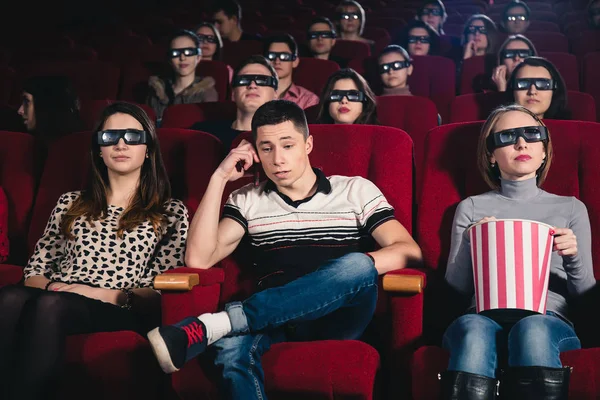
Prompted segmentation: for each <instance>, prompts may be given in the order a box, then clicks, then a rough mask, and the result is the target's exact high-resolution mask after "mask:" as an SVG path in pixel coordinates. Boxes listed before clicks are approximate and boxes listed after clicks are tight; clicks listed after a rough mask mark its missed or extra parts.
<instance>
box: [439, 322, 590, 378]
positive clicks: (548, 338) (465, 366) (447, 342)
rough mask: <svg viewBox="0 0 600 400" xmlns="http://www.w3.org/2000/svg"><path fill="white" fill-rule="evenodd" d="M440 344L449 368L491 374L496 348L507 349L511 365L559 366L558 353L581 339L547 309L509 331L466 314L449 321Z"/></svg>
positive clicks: (567, 324)
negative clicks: (447, 354)
mask: <svg viewBox="0 0 600 400" xmlns="http://www.w3.org/2000/svg"><path fill="white" fill-rule="evenodd" d="M442 346H443V347H444V348H445V349H446V350H448V351H449V352H450V361H449V363H448V370H450V371H463V372H469V373H471V374H477V375H484V376H487V377H489V378H494V377H495V376H496V370H497V369H498V365H499V362H498V359H499V357H498V355H499V352H502V351H504V350H505V351H507V352H508V366H510V367H534V366H535V367H549V368H560V367H561V366H562V364H561V362H560V353H561V352H563V351H569V350H576V349H580V348H581V343H580V342H579V338H578V337H577V335H576V334H575V331H574V330H573V326H571V324H569V323H567V322H565V321H563V320H562V319H560V318H558V317H557V316H556V315H555V314H554V313H552V312H548V313H547V315H532V316H529V317H525V318H523V319H521V320H519V322H517V323H516V324H515V325H514V326H513V327H512V328H510V331H508V332H507V331H506V329H504V328H503V327H502V326H501V325H499V324H498V323H497V322H495V321H494V320H492V319H490V318H488V317H485V316H483V315H479V314H465V315H463V316H461V317H460V318H457V319H456V320H455V321H454V322H453V323H452V324H450V326H449V327H448V329H447V330H446V333H445V334H444V338H443V342H442Z"/></svg>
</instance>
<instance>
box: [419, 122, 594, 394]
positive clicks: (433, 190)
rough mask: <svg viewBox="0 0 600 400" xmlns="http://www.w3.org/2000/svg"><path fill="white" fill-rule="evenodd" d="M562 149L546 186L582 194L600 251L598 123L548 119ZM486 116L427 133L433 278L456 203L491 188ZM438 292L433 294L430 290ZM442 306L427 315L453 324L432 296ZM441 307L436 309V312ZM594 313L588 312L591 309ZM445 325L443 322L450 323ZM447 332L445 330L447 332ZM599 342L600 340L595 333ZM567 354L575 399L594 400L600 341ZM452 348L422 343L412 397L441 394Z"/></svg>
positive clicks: (424, 225)
mask: <svg viewBox="0 0 600 400" xmlns="http://www.w3.org/2000/svg"><path fill="white" fill-rule="evenodd" d="M545 122H546V124H547V126H548V128H549V130H550V133H551V135H552V140H553V143H554V148H555V149H556V153H555V158H554V160H553V164H552V167H551V169H550V171H549V174H548V177H547V180H546V182H545V183H544V185H543V188H544V189H545V190H546V191H548V192H550V193H554V194H558V195H564V196H576V197H578V198H579V199H580V200H581V201H583V202H584V203H585V205H586V207H587V209H588V212H589V215H590V223H591V228H592V241H593V244H592V252H593V254H592V255H593V258H594V259H597V258H598V257H600V253H599V250H600V246H599V245H598V243H597V242H598V241H599V240H600V222H599V221H600V220H599V219H598V216H599V215H600V197H599V196H598V191H597V190H596V187H597V185H596V184H595V182H596V180H597V175H598V173H600V170H599V165H598V162H597V160H598V157H600V124H598V123H593V122H580V121H552V120H549V121H545ZM481 126H482V123H481V122H475V123H463V124H450V125H445V126H442V127H439V128H436V129H434V130H432V131H431V132H430V133H429V135H428V137H427V156H426V157H427V158H426V166H427V168H426V171H425V177H424V183H423V192H422V202H421V204H420V209H419V211H420V212H419V215H418V220H417V230H418V236H419V244H420V245H421V249H422V250H423V255H424V258H425V264H426V267H427V268H428V269H429V270H431V273H430V274H429V275H428V279H430V284H431V281H433V280H436V279H437V280H441V279H443V274H444V269H445V266H446V262H447V257H448V252H449V248H450V232H451V226H452V219H453V216H454V212H455V209H456V206H457V204H458V203H459V202H460V201H461V200H462V199H464V198H466V197H468V196H471V195H475V194H479V193H483V192H485V191H488V190H489V188H487V186H486V185H485V183H484V182H483V179H482V178H481V177H480V176H479V172H478V169H477V166H476V157H475V156H476V148H477V138H478V136H479V132H480V130H481ZM594 272H595V276H596V277H599V276H600V264H598V263H597V262H596V263H595V264H594ZM426 296H435V293H433V292H429V293H426ZM430 300H431V301H432V303H433V304H436V303H437V304H438V307H433V306H432V307H431V309H429V310H428V311H429V312H431V315H428V316H426V318H429V319H431V320H435V319H438V320H441V321H444V323H449V322H451V320H452V319H453V318H454V316H445V315H440V311H441V309H442V308H443V307H442V303H441V302H442V301H444V299H439V298H435V297H433V298H430ZM436 310H437V313H436ZM588 318H589V315H588ZM591 325H592V324H591V323H590V322H589V321H587V323H586V321H582V323H581V324H576V330H577V332H578V334H580V335H581V334H584V335H585V331H586V330H588V329H589V328H590V327H591ZM444 329H445V327H444ZM441 332H443V331H441ZM595 339H596V344H597V342H598V341H597V337H596V338H595ZM585 346H586V344H585V343H584V349H582V350H574V351H569V352H566V353H563V354H561V359H562V362H563V364H564V365H568V366H571V367H573V375H572V378H571V385H570V396H569V398H577V399H593V398H598V396H600V386H598V385H597V384H596V383H597V382H598V376H599V371H600V358H598V354H599V352H600V349H599V348H585ZM447 365H448V353H447V352H446V351H444V350H443V349H441V348H439V347H435V346H425V347H421V348H420V349H419V350H418V351H417V352H416V353H415V354H414V356H413V359H412V363H411V366H412V379H413V380H412V389H413V390H412V392H413V399H415V400H420V399H435V398H439V395H440V394H439V391H440V384H439V381H438V379H437V374H438V373H439V372H442V371H444V370H445V369H446V367H447Z"/></svg>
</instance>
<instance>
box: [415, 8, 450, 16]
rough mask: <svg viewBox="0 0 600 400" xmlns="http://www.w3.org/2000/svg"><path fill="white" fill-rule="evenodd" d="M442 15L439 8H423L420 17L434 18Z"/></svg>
mask: <svg viewBox="0 0 600 400" xmlns="http://www.w3.org/2000/svg"><path fill="white" fill-rule="evenodd" d="M443 14H444V13H443V12H442V10H440V9H439V8H424V9H422V10H421V13H420V15H421V16H425V15H433V16H434V17H441V16H442V15H443Z"/></svg>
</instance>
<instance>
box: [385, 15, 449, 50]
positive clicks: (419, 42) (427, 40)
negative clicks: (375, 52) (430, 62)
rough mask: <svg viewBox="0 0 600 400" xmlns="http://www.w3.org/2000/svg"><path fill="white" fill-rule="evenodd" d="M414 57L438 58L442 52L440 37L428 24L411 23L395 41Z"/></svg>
mask: <svg viewBox="0 0 600 400" xmlns="http://www.w3.org/2000/svg"><path fill="white" fill-rule="evenodd" d="M395 43H396V44H399V45H400V46H402V47H403V48H405V49H406V50H408V54H410V55H411V56H412V57H414V56H437V55H439V52H440V35H438V33H437V32H436V31H435V29H433V28H432V27H431V25H429V24H428V23H426V22H423V21H418V20H417V21H411V22H410V23H409V24H408V26H407V27H406V28H405V29H404V30H403V32H402V33H401V34H400V37H399V38H398V39H397V40H396V41H395Z"/></svg>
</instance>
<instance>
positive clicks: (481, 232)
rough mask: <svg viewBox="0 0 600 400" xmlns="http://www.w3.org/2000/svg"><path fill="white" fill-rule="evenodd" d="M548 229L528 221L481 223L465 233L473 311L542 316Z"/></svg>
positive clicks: (547, 268)
mask: <svg viewBox="0 0 600 400" xmlns="http://www.w3.org/2000/svg"><path fill="white" fill-rule="evenodd" d="M551 230H552V227H551V226H550V225H546V224H544V223H540V222H536V221H528V220H517V219H501V220H496V221H489V222H482V223H478V224H475V225H473V226H471V227H470V228H469V230H468V234H469V238H470V240H471V259H472V260H473V280H474V282H475V298H476V300H477V312H482V311H486V310H494V309H520V310H529V311H533V312H538V313H541V314H545V313H546V299H547V296H548V278H549V276H550V256H551V254H552V239H553V238H552V235H551V234H550V231H551Z"/></svg>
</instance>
